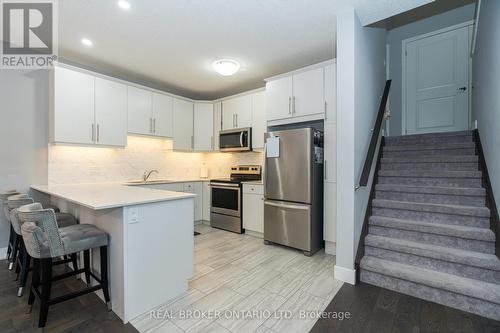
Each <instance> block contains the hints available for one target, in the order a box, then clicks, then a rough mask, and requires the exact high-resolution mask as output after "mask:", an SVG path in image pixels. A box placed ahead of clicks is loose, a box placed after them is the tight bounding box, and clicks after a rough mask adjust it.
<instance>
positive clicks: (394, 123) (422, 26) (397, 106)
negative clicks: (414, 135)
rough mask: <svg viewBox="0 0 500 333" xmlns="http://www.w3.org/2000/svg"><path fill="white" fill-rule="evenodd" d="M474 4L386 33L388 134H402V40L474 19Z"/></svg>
mask: <svg viewBox="0 0 500 333" xmlns="http://www.w3.org/2000/svg"><path fill="white" fill-rule="evenodd" d="M474 12H475V4H470V5H467V6H463V7H459V8H455V9H453V10H450V11H448V12H445V13H442V14H438V15H434V16H431V17H429V18H426V19H423V20H420V21H416V22H413V23H410V24H407V25H404V26H401V27H398V28H395V29H392V30H390V31H389V32H388V33H387V44H388V45H389V59H390V61H389V76H390V78H391V79H392V86H391V93H390V95H389V106H390V109H391V119H390V132H389V134H390V135H391V136H392V135H401V134H402V89H401V88H402V66H403V65H402V43H403V40H404V39H408V38H411V37H415V36H418V35H422V34H426V33H429V32H432V31H436V30H439V29H443V28H446V27H450V26H452V25H456V24H459V23H463V22H467V21H471V20H473V19H474Z"/></svg>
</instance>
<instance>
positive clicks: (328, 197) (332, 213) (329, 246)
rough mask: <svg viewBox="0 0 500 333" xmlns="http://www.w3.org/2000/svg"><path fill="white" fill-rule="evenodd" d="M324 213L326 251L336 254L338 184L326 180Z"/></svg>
mask: <svg viewBox="0 0 500 333" xmlns="http://www.w3.org/2000/svg"><path fill="white" fill-rule="evenodd" d="M323 196H324V211H323V212H324V213H323V214H324V215H323V238H324V240H325V252H326V253H327V254H332V255H334V254H336V248H335V247H336V242H337V184H336V183H334V182H325V183H324V189H323Z"/></svg>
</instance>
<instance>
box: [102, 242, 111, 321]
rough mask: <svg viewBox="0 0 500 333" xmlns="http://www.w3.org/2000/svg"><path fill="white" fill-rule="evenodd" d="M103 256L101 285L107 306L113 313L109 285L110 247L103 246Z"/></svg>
mask: <svg viewBox="0 0 500 333" xmlns="http://www.w3.org/2000/svg"><path fill="white" fill-rule="evenodd" d="M100 256H101V258H100V259H101V285H102V293H103V294H104V300H105V301H106V306H107V307H108V311H111V302H110V299H109V283H108V247H107V246H101V248H100Z"/></svg>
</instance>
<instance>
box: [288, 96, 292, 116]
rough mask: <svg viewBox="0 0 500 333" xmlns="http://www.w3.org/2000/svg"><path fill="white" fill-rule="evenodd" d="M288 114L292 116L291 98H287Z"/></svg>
mask: <svg viewBox="0 0 500 333" xmlns="http://www.w3.org/2000/svg"><path fill="white" fill-rule="evenodd" d="M288 114H292V97H290V96H289V97H288Z"/></svg>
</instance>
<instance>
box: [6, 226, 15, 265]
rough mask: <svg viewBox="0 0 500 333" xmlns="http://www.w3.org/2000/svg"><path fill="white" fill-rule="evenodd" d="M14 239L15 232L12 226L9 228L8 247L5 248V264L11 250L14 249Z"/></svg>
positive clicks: (8, 259)
mask: <svg viewBox="0 0 500 333" xmlns="http://www.w3.org/2000/svg"><path fill="white" fill-rule="evenodd" d="M15 238H16V232H15V231H14V228H13V227H12V225H11V226H10V235H9V246H8V247H7V262H9V261H10V255H11V254H12V248H13V247H14V239H15Z"/></svg>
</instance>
